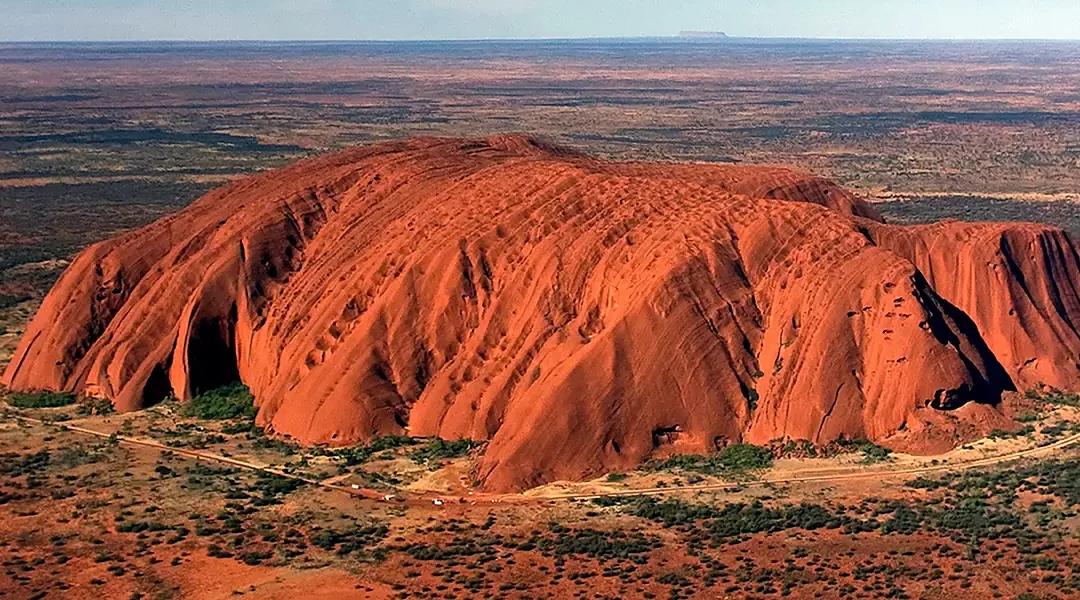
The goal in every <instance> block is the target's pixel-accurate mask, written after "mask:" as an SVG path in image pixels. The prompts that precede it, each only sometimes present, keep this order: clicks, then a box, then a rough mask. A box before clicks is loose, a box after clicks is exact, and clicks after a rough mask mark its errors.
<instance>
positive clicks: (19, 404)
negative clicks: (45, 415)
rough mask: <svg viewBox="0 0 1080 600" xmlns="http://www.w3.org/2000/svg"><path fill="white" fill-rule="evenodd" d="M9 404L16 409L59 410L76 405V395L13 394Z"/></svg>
mask: <svg viewBox="0 0 1080 600" xmlns="http://www.w3.org/2000/svg"><path fill="white" fill-rule="evenodd" d="M7 403H8V404H10V405H12V406H14V407H15V408H59V407H61V406H71V405H72V404H75V395H74V394H67V393H60V392H35V393H30V394H24V393H19V392H12V393H11V394H10V395H9V396H8V398H7Z"/></svg>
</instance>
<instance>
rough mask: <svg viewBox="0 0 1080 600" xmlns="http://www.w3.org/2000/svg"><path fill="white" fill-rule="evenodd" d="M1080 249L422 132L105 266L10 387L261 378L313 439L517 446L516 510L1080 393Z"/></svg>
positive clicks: (305, 176) (153, 389) (19, 365)
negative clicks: (765, 450)
mask: <svg viewBox="0 0 1080 600" xmlns="http://www.w3.org/2000/svg"><path fill="white" fill-rule="evenodd" d="M1078 284H1080V265H1078V258H1077V252H1076V248H1075V246H1074V243H1073V241H1072V240H1071V239H1070V238H1069V237H1068V236H1067V235H1066V234H1065V233H1064V232H1062V231H1061V230H1059V229H1056V228H1053V227H1046V226H1042V225H1032V224H996V223H995V224H968V223H958V222H949V223H941V224H935V225H928V226H918V227H899V226H892V225H887V224H884V223H883V222H882V220H881V218H880V217H879V216H878V214H877V213H876V212H875V211H874V210H873V208H871V207H870V206H869V205H867V204H865V203H863V202H862V201H861V200H859V199H857V198H855V197H854V196H853V195H852V194H850V193H848V192H846V191H845V190H843V189H841V188H839V187H837V186H836V185H834V184H832V183H830V182H828V181H826V180H823V179H820V178H818V177H813V176H810V175H807V174H804V173H800V172H796V171H792V170H788V169H783V168H773V167H769V168H765V167H744V166H729V165H713V164H647V163H614V162H605V161H602V160H597V159H594V158H590V157H588V156H585V155H582V154H579V153H577V152H574V151H570V150H565V149H561V148H557V147H553V146H550V145H547V144H544V143H542V142H539V141H536V140H533V139H530V138H526V137H495V138H488V139H475V140H462V139H414V140H408V141H400V142H391V143H385V144H380V145H377V146H371V147H366V148H358V149H354V150H349V151H346V152H341V153H338V154H332V155H329V156H323V157H320V158H315V159H312V160H307V161H304V162H300V163H297V164H295V165H292V166H290V167H287V168H285V169H281V170H278V171H273V172H268V173H264V174H261V175H257V176H254V177H250V178H247V179H244V180H241V181H237V182H235V183H232V184H230V185H228V186H225V187H223V188H220V189H217V190H215V191H213V192H211V193H210V194H209V195H207V196H206V197H204V198H202V199H200V200H198V201H197V202H195V203H194V204H192V205H191V206H190V207H189V208H187V209H185V210H183V211H181V212H179V213H177V214H175V215H172V216H170V217H167V218H164V219H162V220H160V221H158V222H156V223H153V224H151V225H149V226H147V227H145V228H143V229H141V230H138V231H134V232H131V233H128V234H126V235H123V236H121V237H118V238H116V239H113V240H110V241H107V242H103V243H101V244H97V245H95V246H93V247H91V248H89V249H87V250H86V251H84V252H83V253H82V254H80V255H79V256H78V258H77V259H76V260H75V261H74V262H73V263H72V265H71V266H70V267H69V268H68V270H67V272H66V273H64V275H63V276H62V277H61V278H60V281H59V282H58V283H57V284H56V286H55V288H54V289H53V290H52V292H51V293H50V294H49V295H48V297H47V298H46V300H45V302H44V304H43V305H42V307H41V309H40V311H39V313H38V315H37V317H36V318H35V319H34V321H33V323H32V324H31V326H30V327H29V329H28V330H27V332H26V334H25V336H24V338H23V339H22V341H21V344H20V346H19V348H18V351H17V353H16V355H15V358H14V360H13V361H12V363H11V364H10V366H9V367H8V369H7V372H6V373H5V374H4V378H3V383H4V384H6V385H7V386H9V387H10V388H11V389H14V390H37V389H51V390H65V391H73V392H77V393H80V394H86V395H90V396H99V397H105V398H109V399H111V400H112V401H113V402H114V403H115V405H116V407H117V408H118V409H119V410H135V409H138V408H140V407H144V406H147V405H149V404H152V403H155V402H157V401H160V400H162V399H163V398H165V397H167V396H169V395H174V396H176V397H177V398H179V399H180V400H185V399H189V398H191V397H192V396H193V395H195V394H198V393H200V392H201V391H205V390H208V389H211V388H215V387H218V386H221V385H223V384H226V383H229V382H232V381H235V380H240V381H242V382H243V383H245V384H247V385H248V386H249V387H250V388H251V390H252V392H253V393H254V395H255V398H256V402H257V404H258V406H259V416H258V423H259V424H260V425H264V426H266V427H268V428H269V429H270V430H272V431H274V432H276V433H278V434H281V435H288V436H291V437H292V438H293V439H295V440H299V441H301V442H304V443H311V444H323V443H326V444H332V445H344V444H351V443H356V442H360V441H363V440H367V439H369V438H371V437H373V436H382V435H390V434H403V433H404V434H409V435H414V436H441V437H444V438H448V439H456V438H470V439H475V440H489V444H488V445H487V449H486V453H485V455H484V456H483V458H482V459H480V467H479V471H478V477H479V479H480V481H481V482H482V483H483V485H484V486H485V488H486V489H489V490H518V489H523V488H527V487H530V486H534V485H538V484H543V483H546V482H551V481H555V480H566V479H582V478H587V477H590V476H594V475H597V474H601V473H603V472H605V471H614V470H623V469H629V468H632V467H633V466H634V465H636V464H638V463H639V462H641V461H643V460H646V459H648V458H650V457H652V456H661V455H665V454H670V453H672V452H692V453H704V452H708V451H711V450H713V449H715V448H717V447H719V446H723V445H725V444H728V443H734V442H737V441H746V442H751V443H767V442H769V441H771V440H774V439H780V438H787V439H797V440H811V441H813V442H817V443H826V442H829V441H831V440H835V439H838V438H841V437H846V438H852V439H854V438H868V439H870V440H874V441H876V442H880V443H884V444H887V445H891V446H892V447H895V448H901V449H907V450H912V451H930V450H934V449H940V448H941V447H942V444H945V445H949V446H951V445H952V444H955V443H956V442H957V439H959V436H958V435H957V432H958V431H960V430H962V429H963V428H964V427H967V426H968V425H970V424H972V423H975V424H978V423H987V422H990V421H992V420H993V419H994V418H995V416H996V415H997V411H996V410H995V408H994V406H995V404H996V403H997V402H998V401H999V399H1000V397H1001V393H1002V392H1003V391H1004V390H1011V389H1024V388H1026V387H1030V386H1034V385H1037V384H1038V383H1045V384H1047V385H1053V386H1057V387H1061V388H1066V389H1075V388H1076V387H1077V384H1078V381H1077V379H1078V366H1077V362H1078V356H1080V336H1078V334H1077V331H1078V329H1077V328H1078V326H1080V296H1078V292H1077V286H1078Z"/></svg>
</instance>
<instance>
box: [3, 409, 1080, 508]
mask: <svg viewBox="0 0 1080 600" xmlns="http://www.w3.org/2000/svg"><path fill="white" fill-rule="evenodd" d="M16 419H21V420H24V421H30V422H33V423H36V424H38V425H44V426H52V427H62V428H64V429H66V430H68V431H74V432H76V433H82V434H85V435H92V436H96V437H101V438H110V439H115V440H117V441H118V442H120V443H122V444H129V445H135V446H142V447H146V448H153V449H156V450H161V451H167V452H172V453H174V454H178V455H181V456H187V457H190V458H194V459H196V460H200V459H201V460H210V461H215V462H220V463H224V464H228V465H231V466H235V467H240V468H242V469H247V470H252V471H259V472H262V473H267V474H270V475H275V476H278V477H284V478H287V479H293V480H296V481H302V482H304V483H308V484H311V485H317V486H320V487H323V488H327V489H331V490H335V491H339V492H344V493H346V494H349V495H350V496H359V497H363V498H369V499H374V498H377V497H378V496H379V494H377V493H376V492H374V491H372V490H365V489H360V490H356V489H352V488H347V487H344V486H340V485H336V484H333V483H329V482H326V481H319V480H315V479H309V478H307V477H301V476H299V475H294V474H291V473H286V472H284V471H281V470H278V469H271V468H269V467H264V466H260V465H256V464H253V463H249V462H245V461H242V460H237V459H235V458H229V457H225V456H220V455H217V454H210V453H204V452H197V451H194V450H185V449H182V448H173V447H170V446H166V445H164V444H159V443H157V442H152V441H146V440H139V439H135V438H129V437H124V436H120V435H116V434H110V433H103V432H100V431H94V430H92V429H86V428H83V427H78V426H74V425H66V424H54V423H46V422H45V421H41V420H39V419H34V418H31V417H25V416H22V415H19V416H17V417H16ZM1076 444H1080V434H1074V435H1071V436H1069V437H1067V438H1065V439H1062V440H1058V441H1056V442H1054V443H1053V444H1048V445H1046V446H1039V447H1038V448H1029V449H1027V450H1022V451H1019V452H1012V453H1009V454H1003V455H1000V456H991V457H987V458H980V459H976V460H971V461H966V462H963V463H954V464H938V465H930V466H926V467H913V468H910V469H892V470H890V469H878V470H867V471H856V472H850V473H837V474H831V475H808V476H804V477H786V478H781V479H760V480H756V481H741V482H735V483H732V482H725V483H714V484H703V485H686V486H675V487H662V488H643V489H636V490H620V491H614V492H601V493H595V494H558V495H544V496H536V497H535V498H527V497H522V496H519V495H508V496H503V497H500V498H498V499H499V500H505V499H509V498H515V499H535V500H538V501H541V500H593V499H596V498H610V497H628V496H655V495H661V494H670V493H673V492H694V491H710V490H724V489H729V488H734V487H747V486H753V485H777V484H790V483H812V482H828V481H842V480H850V479H865V478H869V477H882V476H896V475H923V474H927V473H939V472H945V471H966V470H970V469H975V468H980V467H988V466H992V465H998V464H1002V463H1006V462H1012V461H1015V460H1020V459H1022V458H1028V457H1032V456H1039V455H1042V454H1049V453H1054V452H1057V451H1059V450H1063V449H1065V448H1068V447H1070V446H1073V445H1076ZM472 499H473V500H477V501H482V500H484V498H483V497H482V496H476V497H473V498H472Z"/></svg>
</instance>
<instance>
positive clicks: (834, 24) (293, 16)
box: [0, 0, 1080, 41]
mask: <svg viewBox="0 0 1080 600" xmlns="http://www.w3.org/2000/svg"><path fill="white" fill-rule="evenodd" d="M0 14H2V15H3V16H4V18H3V19H0V40H3V41H33V40H151V39H153V40H158V39H170V40H231V39H248V40H251V39H256V40H283V39H290V40H321V39H338V40H341V39H346V40H367V39H383V40H387V39H463V38H466V39H476V38H543V37H549V38H550V37H555V38H561V37H608V36H653V35H673V34H676V33H678V32H679V31H681V30H689V29H692V30H720V31H725V32H727V33H728V34H730V35H738V36H750V37H758V36H760V37H774V36H778V37H821V38H1066V39H1080V0H0Z"/></svg>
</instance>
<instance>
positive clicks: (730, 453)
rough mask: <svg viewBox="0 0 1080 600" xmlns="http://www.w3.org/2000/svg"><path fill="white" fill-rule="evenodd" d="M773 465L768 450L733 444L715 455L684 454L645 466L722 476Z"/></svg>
mask: <svg viewBox="0 0 1080 600" xmlns="http://www.w3.org/2000/svg"><path fill="white" fill-rule="evenodd" d="M772 464H773V453H772V451H771V450H769V449H768V448H762V447H760V446H754V445H753V444H735V445H732V446H728V447H727V448H724V449H723V450H721V451H720V452H717V453H716V454H710V455H708V456H701V455H695V454H685V455H679V456H672V457H671V458H669V459H667V460H663V461H659V462H651V463H648V464H646V465H645V467H644V468H645V469H646V470H649V471H672V470H675V469H681V470H683V471H696V472H699V473H704V474H706V475H722V474H725V473H744V472H747V471H757V470H761V469H768V468H769V467H771V466H772Z"/></svg>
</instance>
